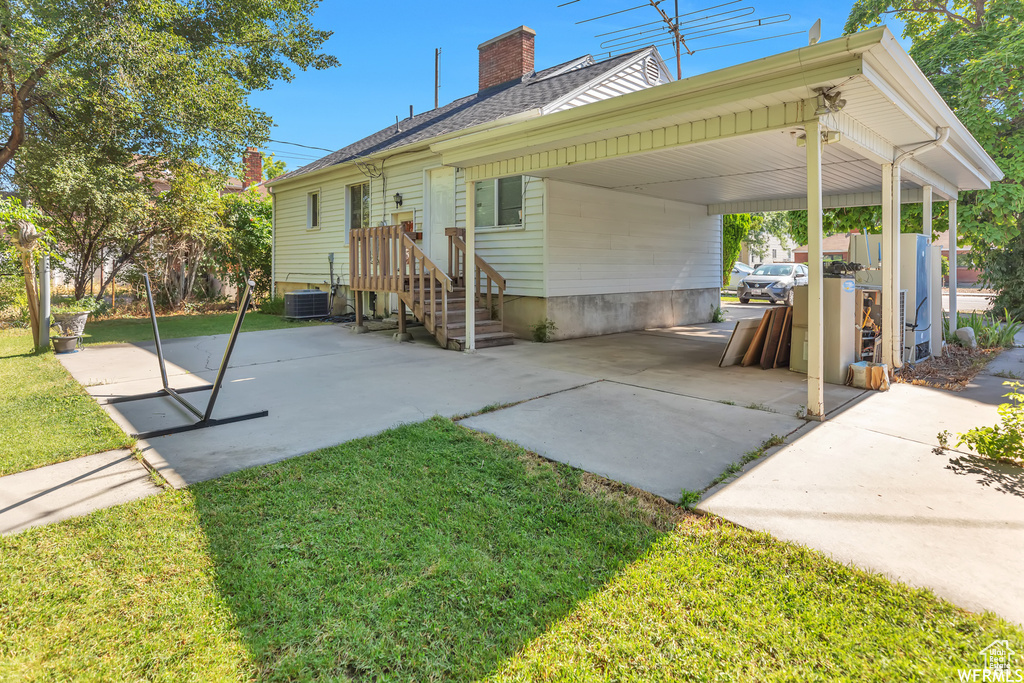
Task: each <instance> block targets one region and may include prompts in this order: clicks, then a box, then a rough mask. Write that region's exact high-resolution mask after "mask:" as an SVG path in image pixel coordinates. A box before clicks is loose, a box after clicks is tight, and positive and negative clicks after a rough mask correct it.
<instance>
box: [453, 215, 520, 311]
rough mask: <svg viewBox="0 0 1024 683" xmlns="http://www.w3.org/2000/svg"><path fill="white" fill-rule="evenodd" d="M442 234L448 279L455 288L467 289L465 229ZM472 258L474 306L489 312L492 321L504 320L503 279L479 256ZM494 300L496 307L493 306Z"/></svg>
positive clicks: (456, 229)
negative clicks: (445, 247)
mask: <svg viewBox="0 0 1024 683" xmlns="http://www.w3.org/2000/svg"><path fill="white" fill-rule="evenodd" d="M444 234H445V235H447V237H448V277H449V279H451V281H452V282H453V283H455V284H456V286H460V287H468V286H469V283H467V281H466V243H465V242H464V241H463V238H464V237H465V236H466V229H465V228H445V231H444ZM474 256H475V258H474V259H473V261H474V263H475V264H476V267H475V268H474V269H473V270H474V273H473V274H474V276H475V277H476V284H477V287H476V304H477V306H482V307H483V308H486V309H487V311H488V312H490V314H491V319H492V320H495V321H502V320H504V319H505V278H503V277H502V276H501V275H500V274H499V273H498V271H496V270H495V269H494V268H493V266H491V264H489V263H487V261H485V260H483V259H482V258H480V256H479V255H474ZM481 280H482V281H481ZM492 294H493V296H492ZM495 300H496V301H497V306H495Z"/></svg>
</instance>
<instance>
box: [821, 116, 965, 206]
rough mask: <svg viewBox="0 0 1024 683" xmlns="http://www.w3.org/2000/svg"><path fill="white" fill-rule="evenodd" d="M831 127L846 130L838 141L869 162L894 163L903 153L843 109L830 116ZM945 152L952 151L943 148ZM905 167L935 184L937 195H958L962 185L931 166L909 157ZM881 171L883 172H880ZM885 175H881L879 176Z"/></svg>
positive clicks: (924, 183)
mask: <svg viewBox="0 0 1024 683" xmlns="http://www.w3.org/2000/svg"><path fill="white" fill-rule="evenodd" d="M829 128H830V129H831V130H835V131H839V132H840V133H842V136H841V137H840V139H839V141H838V142H836V143H834V144H838V145H840V146H841V147H845V148H846V149H849V150H850V151H853V152H856V153H857V154H859V155H861V156H862V157H864V158H865V159H867V160H868V161H871V162H874V163H876V164H879V165H881V164H887V163H892V160H893V159H895V158H896V157H897V156H899V150H897V149H896V147H894V146H893V144H892V143H891V142H890V141H889V140H886V139H885V138H883V137H882V136H881V135H879V134H878V133H876V132H875V131H873V130H870V129H868V128H867V127H866V126H864V125H863V124H861V123H860V122H859V121H857V120H856V119H854V118H853V117H850V116H847V115H845V114H843V113H842V112H839V113H838V114H833V115H832V116H831V117H830V118H829ZM943 149H944V150H945V151H947V152H948V151H949V150H947V149H945V148H943ZM903 169H904V171H906V172H907V173H908V174H909V175H910V176H913V177H914V178H915V179H917V180H918V181H919V182H920V184H922V185H931V186H932V187H933V188H934V189H935V193H936V195H938V196H940V197H941V198H942V199H950V198H952V197H955V196H956V193H957V191H958V189H959V188H957V186H956V183H954V182H951V181H949V180H947V179H946V178H944V177H942V176H941V175H939V174H938V173H936V172H935V171H934V170H932V169H931V168H928V167H927V166H925V165H924V164H923V163H921V162H920V161H918V160H917V159H908V160H907V161H906V162H904V164H903ZM879 173H881V171H879ZM879 178H881V175H879Z"/></svg>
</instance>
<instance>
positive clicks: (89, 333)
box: [82, 311, 322, 344]
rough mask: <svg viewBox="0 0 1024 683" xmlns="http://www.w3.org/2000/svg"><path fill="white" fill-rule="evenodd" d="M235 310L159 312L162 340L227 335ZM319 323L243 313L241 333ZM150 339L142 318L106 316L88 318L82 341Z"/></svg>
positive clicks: (147, 321)
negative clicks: (103, 318)
mask: <svg viewBox="0 0 1024 683" xmlns="http://www.w3.org/2000/svg"><path fill="white" fill-rule="evenodd" d="M235 315H236V314H235V313H204V314H194V315H162V316H158V317H157V322H158V323H159V325H160V338H161V339H177V338H181V337H202V336H207V335H211V334H228V333H229V332H231V327H232V326H233V325H234V323H235ZM318 324H322V323H318V322H310V321H303V320H299V321H292V320H285V319H284V318H282V317H280V316H276V315H267V314H266V313H258V312H255V311H253V312H251V313H246V315H245V321H244V322H243V323H242V332H259V331H262V330H282V329H291V328H294V327H306V326H309V325H318ZM152 340H153V324H152V322H150V319H149V318H148V317H145V318H107V319H105V320H90V321H89V323H88V324H87V325H86V326H85V334H84V335H83V337H82V341H83V342H84V343H86V344H117V343H125V342H140V341H152Z"/></svg>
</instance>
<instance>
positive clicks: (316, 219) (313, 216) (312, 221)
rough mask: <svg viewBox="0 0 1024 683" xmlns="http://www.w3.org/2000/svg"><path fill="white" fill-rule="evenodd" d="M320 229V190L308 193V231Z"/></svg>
mask: <svg viewBox="0 0 1024 683" xmlns="http://www.w3.org/2000/svg"><path fill="white" fill-rule="evenodd" d="M319 227H320V190H315V191H313V192H308V193H306V229H307V230H316V229H318V228H319Z"/></svg>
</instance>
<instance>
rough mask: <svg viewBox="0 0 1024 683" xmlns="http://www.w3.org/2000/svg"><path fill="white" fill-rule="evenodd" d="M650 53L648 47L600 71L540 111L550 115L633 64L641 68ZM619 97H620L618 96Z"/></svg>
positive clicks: (664, 71)
mask: <svg viewBox="0 0 1024 683" xmlns="http://www.w3.org/2000/svg"><path fill="white" fill-rule="evenodd" d="M652 52H654V53H656V51H655V50H654V48H650V47H649V48H647V49H645V50H642V51H640V52H638V53H636V55H635V56H634V58H633V59H632V60H630V61H627V62H621V63H620V64H619V65H618V66H616V67H614V68H613V69H608V70H606V71H602V72H601V73H600V74H599V75H597V76H595V77H594V78H592V79H591V80H589V81H587V82H586V83H584V84H583V85H581V86H580V87H578V88H576V89H575V90H572V91H570V92H569V93H567V94H565V95H562V96H561V97H559V98H558V99H557V100H555V101H554V102H550V103H548V104H546V105H544V108H543V109H541V111H542V112H543V113H544V114H550V113H551V112H554V111H557V110H558V109H559V107H562V106H564V105H565V104H567V103H568V102H571V101H572V100H574V99H576V98H577V97H579V96H580V95H582V94H583V93H585V92H587V91H588V90H591V89H592V88H595V87H597V86H598V85H600V84H601V83H604V82H605V81H607V80H609V79H610V78H612V77H614V76H615V74H617V73H619V72H620V71H622V70H624V69H628V68H629V67H630V66H632V65H634V64H637V63H641V67H642V66H643V64H642V62H643V60H644V59H646V58H648V57H650V56H651V53H652ZM658 61H659V66H660V67H664V63H661V59H660V58H659V59H658ZM595 66H596V65H595ZM661 72H662V73H663V74H666V73H668V72H667V71H666V70H665V69H664V68H662V70H661ZM669 80H671V76H670V77H669ZM620 97H621V95H620ZM610 99H615V98H614V97H613V98H610Z"/></svg>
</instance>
